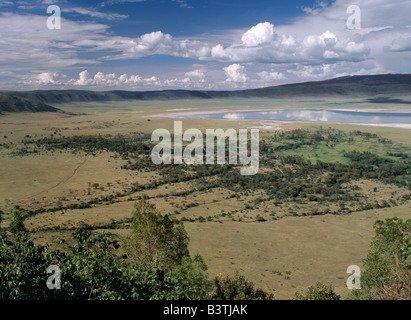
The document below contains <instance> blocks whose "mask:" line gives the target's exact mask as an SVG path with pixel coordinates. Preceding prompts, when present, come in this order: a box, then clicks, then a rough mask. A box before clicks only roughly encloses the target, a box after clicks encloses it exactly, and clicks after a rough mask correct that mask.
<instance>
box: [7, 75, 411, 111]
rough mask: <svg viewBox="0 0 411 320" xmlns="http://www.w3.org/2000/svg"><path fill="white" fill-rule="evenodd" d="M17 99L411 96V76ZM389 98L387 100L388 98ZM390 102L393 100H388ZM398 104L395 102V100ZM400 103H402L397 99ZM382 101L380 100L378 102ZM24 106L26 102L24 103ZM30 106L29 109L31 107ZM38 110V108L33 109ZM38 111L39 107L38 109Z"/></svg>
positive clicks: (49, 93) (36, 94)
mask: <svg viewBox="0 0 411 320" xmlns="http://www.w3.org/2000/svg"><path fill="white" fill-rule="evenodd" d="M3 94H7V95H11V96H13V98H12V100H11V101H9V104H10V103H11V105H16V104H19V103H23V101H24V100H18V99H17V97H20V98H24V99H29V100H30V101H31V102H33V101H38V102H41V103H43V104H40V105H37V108H40V109H41V108H45V106H44V104H59V103H68V102H88V101H99V102H103V101H121V100H177V99H225V98H227V99H237V98H241V99H247V98H273V99H275V98H293V97H294V98H295V97H339V96H340V97H360V98H364V99H367V98H368V99H373V98H375V97H376V96H381V95H384V96H388V97H393V96H408V95H409V96H411V74H383V75H366V76H347V77H341V78H335V79H331V80H324V81H313V82H303V83H293V84H286V85H280V86H274V87H266V88H259V89H247V90H235V91H201V90H158V91H122V90H114V91H85V90H36V91H18V92H17V91H14V92H5V91H4V92H3ZM385 99H387V98H385ZM386 101H387V103H389V101H391V100H386ZM392 101H394V100H392ZM397 101H399V100H397ZM377 102H378V101H377ZM23 104H24V103H23ZM27 107H29V106H27ZM30 108H34V106H32V105H31V106H30ZM34 109H35V108H34Z"/></svg>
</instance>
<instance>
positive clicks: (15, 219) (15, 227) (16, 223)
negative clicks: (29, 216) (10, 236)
mask: <svg viewBox="0 0 411 320" xmlns="http://www.w3.org/2000/svg"><path fill="white" fill-rule="evenodd" d="M10 231H11V232H12V233H17V232H25V231H27V230H26V227H25V226H24V220H23V217H22V215H21V213H20V212H18V211H17V210H15V211H13V216H12V220H11V222H10Z"/></svg>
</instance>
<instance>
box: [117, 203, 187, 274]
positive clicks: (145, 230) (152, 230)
mask: <svg viewBox="0 0 411 320" xmlns="http://www.w3.org/2000/svg"><path fill="white" fill-rule="evenodd" d="M124 248H125V251H126V253H127V255H128V256H129V258H131V259H132V260H133V261H135V262H136V263H138V264H142V265H146V266H147V265H149V264H150V263H154V264H155V265H161V266H162V267H163V268H165V269H169V268H173V267H175V266H177V265H180V264H181V263H182V261H183V259H184V258H185V257H189V251H188V236H187V232H186V231H185V230H184V227H183V225H182V224H179V225H178V226H174V223H173V222H172V221H171V220H170V219H169V217H168V216H163V215H161V214H160V213H159V212H157V210H156V208H155V206H154V205H153V204H150V203H149V202H148V201H147V198H146V197H144V196H143V197H142V199H141V200H139V201H138V202H137V203H136V204H135V209H134V212H133V220H132V223H131V228H130V234H129V235H128V236H127V237H126V239H125V241H124Z"/></svg>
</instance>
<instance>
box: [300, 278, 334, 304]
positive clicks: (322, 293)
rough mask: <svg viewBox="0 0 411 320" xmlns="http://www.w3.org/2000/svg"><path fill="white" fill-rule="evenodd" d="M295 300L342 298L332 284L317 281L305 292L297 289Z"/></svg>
mask: <svg viewBox="0 0 411 320" xmlns="http://www.w3.org/2000/svg"><path fill="white" fill-rule="evenodd" d="M294 300H340V296H339V295H337V294H336V293H335V292H334V288H333V286H332V285H326V284H324V283H322V282H320V281H319V282H317V283H316V284H315V285H313V286H310V287H309V288H308V289H307V290H306V291H305V292H304V291H297V292H296V293H295V294H294Z"/></svg>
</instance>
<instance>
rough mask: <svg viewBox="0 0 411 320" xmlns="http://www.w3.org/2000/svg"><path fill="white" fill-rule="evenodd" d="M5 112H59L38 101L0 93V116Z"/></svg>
mask: <svg viewBox="0 0 411 320" xmlns="http://www.w3.org/2000/svg"><path fill="white" fill-rule="evenodd" d="M5 112H60V110H59V109H57V108H54V107H52V106H49V105H48V104H45V103H44V102H41V101H38V100H32V99H27V98H23V97H19V96H15V95H13V94H9V93H3V92H0V114H4V113H5Z"/></svg>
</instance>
